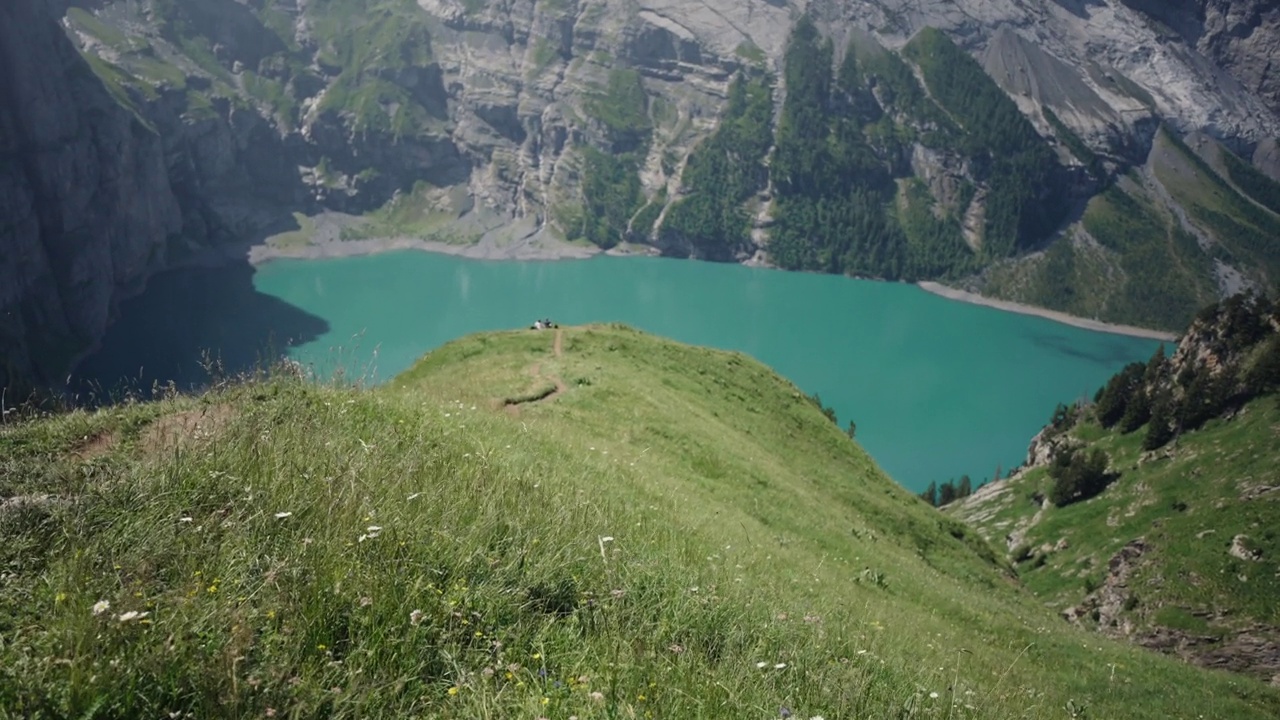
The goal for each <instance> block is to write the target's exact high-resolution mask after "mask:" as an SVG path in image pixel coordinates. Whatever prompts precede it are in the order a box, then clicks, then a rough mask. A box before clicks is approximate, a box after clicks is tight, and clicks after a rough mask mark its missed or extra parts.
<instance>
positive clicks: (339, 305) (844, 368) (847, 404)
mask: <svg viewBox="0 0 1280 720" xmlns="http://www.w3.org/2000/svg"><path fill="white" fill-rule="evenodd" d="M224 276H226V277H224ZM540 317H550V318H552V319H554V320H555V321H557V322H559V323H561V324H566V325H575V324H581V323H589V322H624V323H627V324H630V325H633V326H635V327H638V328H641V329H643V330H647V331H650V332H653V333H657V334H660V335H664V336H666V337H670V338H674V339H676V340H681V341H684V342H688V343H696V344H699V345H708V346H712V347H717V348H724V349H731V350H741V351H743V352H746V353H749V354H750V355H752V356H754V357H756V358H758V359H759V360H761V361H762V362H764V363H766V364H768V365H770V366H771V367H773V368H774V369H775V370H777V371H778V372H779V373H781V374H783V375H785V376H787V377H788V378H789V379H791V380H792V381H793V382H795V383H796V384H797V385H799V386H800V387H801V388H802V389H803V390H804V391H806V392H810V393H813V392H817V393H819V394H820V395H821V396H822V399H823V401H824V402H825V403H826V404H827V405H831V406H833V407H834V408H835V409H836V412H837V414H838V415H839V419H840V423H841V426H842V427H844V426H845V425H847V423H848V421H849V420H854V421H855V422H856V423H857V428H858V430H857V439H858V441H859V442H860V443H861V444H862V445H863V447H865V448H866V449H867V450H868V451H869V452H870V453H871V454H872V456H873V457H875V459H876V460H877V462H879V464H880V465H881V467H883V468H884V469H885V470H886V471H888V473H889V474H890V475H891V476H893V478H894V479H896V480H897V481H899V482H900V483H902V484H903V485H905V486H906V487H908V488H910V489H912V490H921V489H923V488H924V487H925V486H926V485H928V484H929V482H930V481H935V480H936V481H939V482H941V481H945V480H948V479H951V478H959V476H960V475H962V474H968V475H970V476H971V477H972V478H973V480H974V483H975V485H976V484H977V483H978V482H980V481H982V480H983V479H990V478H991V477H992V476H993V475H994V474H995V472H996V471H997V469H998V468H1003V469H1004V470H1005V471H1006V472H1007V470H1008V469H1009V468H1011V467H1013V466H1016V465H1017V464H1019V463H1020V462H1021V461H1022V459H1023V457H1024V456H1025V451H1026V446H1027V442H1028V440H1029V439H1030V438H1031V436H1032V435H1034V434H1035V433H1036V432H1037V431H1038V430H1039V428H1040V427H1041V426H1042V425H1043V424H1044V423H1045V422H1046V421H1047V420H1048V418H1049V416H1050V414H1051V413H1052V411H1053V408H1054V406H1055V405H1056V404H1057V403H1059V402H1071V401H1073V400H1075V399H1077V398H1081V397H1085V396H1090V397H1091V396H1092V395H1093V392H1094V391H1095V390H1096V389H1097V388H1098V386H1099V385H1101V384H1102V383H1103V382H1105V381H1106V379H1107V378H1108V377H1110V375H1111V374H1113V373H1114V372H1115V371H1117V370H1119V369H1120V368H1121V367H1123V366H1124V365H1125V364H1126V363H1128V362H1132V361H1134V360H1145V359H1147V358H1148V357H1150V355H1151V353H1152V352H1154V351H1155V349H1156V347H1157V346H1158V345H1159V342H1157V341H1153V340H1146V339H1140V338H1132V337H1126V336H1121V335H1114V334H1109V333H1099V332H1091V331H1087V330H1081V329H1078V328H1074V327H1070V326H1067V325H1062V324H1060V323H1055V322H1052V321H1049V320H1044V319H1041V318H1036V317H1031V316H1027V315H1018V314H1013V313H1007V312H1003V311H999V310H993V309H990V308H985V307H980V306H976V305H970V304H965V303H960V302H955V301H951V300H946V299H943V298H940V297H937V296H934V295H931V294H929V293H926V292H924V291H923V290H920V289H919V288H916V287H914V286H911V285H905V284H898V283H882V282H873V281H863V280H852V279H849V278H844V277H838V276H831V275H816V274H808V273H789V272H782V271H777V270H768V269H761V268H747V267H742V266H740V265H726V264H717V263H704V262H693V261H687V260H670V259H663V258H648V257H645V258H639V257H637V258H618V257H596V258H593V259H590V260H562V261H554V262H519V261H479V260H468V259H464V258H458V257H452V256H448V255H438V254H431V253H424V252H412V251H408V252H399V253H386V254H382V255H372V256H365V257H355V258H340V259H331V260H279V261H274V262H271V263H268V264H266V265H264V266H262V267H261V268H258V270H257V272H256V273H250V272H249V270H248V269H247V268H243V269H234V270H189V271H182V272H176V273H170V274H168V275H165V276H161V277H159V278H156V279H155V280H153V282H152V283H151V285H150V286H149V287H148V290H147V292H146V293H144V294H143V295H142V296H139V297H138V298H134V299H132V300H130V301H128V302H126V303H125V304H124V306H123V307H122V318H121V320H120V321H119V322H117V323H116V324H115V325H114V326H113V327H112V328H111V330H110V332H109V334H108V337H107V338H106V339H105V340H104V342H103V348H102V350H101V351H100V352H99V353H98V354H97V355H95V356H94V357H91V358H90V359H89V360H87V361H86V362H85V363H84V365H83V366H82V368H80V371H79V374H80V376H81V377H82V378H86V379H93V380H97V381H99V382H101V383H103V384H106V385H109V384H111V383H114V382H116V381H117V380H118V378H120V377H122V376H126V377H130V378H137V377H141V378H142V381H143V382H144V383H145V384H150V383H151V381H152V380H156V379H168V378H176V379H178V380H179V382H180V383H187V382H192V381H199V380H200V379H203V378H204V377H206V375H205V374H204V371H203V370H202V369H201V367H200V363H199V362H198V360H199V357H200V351H201V349H207V348H217V349H219V350H220V352H221V355H222V357H223V360H224V362H225V364H226V366H227V368H228V369H229V370H235V369H239V368H241V367H245V366H248V365H251V364H252V363H253V362H254V361H255V360H256V359H258V358H260V357H263V356H264V354H263V353H264V350H266V349H268V348H271V347H274V348H287V352H288V354H289V355H290V356H291V357H293V358H295V359H297V360H299V361H301V362H303V363H309V364H314V365H315V366H316V368H317V369H318V370H320V371H321V372H331V371H332V370H333V369H335V368H336V367H339V366H341V367H342V368H344V370H345V371H346V372H347V373H348V374H357V375H364V376H365V377H366V378H368V379H370V380H372V381H374V382H381V381H385V380H387V379H389V378H391V377H393V376H394V375H395V374H397V373H398V372H400V371H401V370H404V369H405V368H407V367H408V366H409V365H410V364H411V363H412V362H413V361H414V360H415V359H417V358H418V357H420V356H421V355H422V354H423V353H425V352H427V351H428V350H431V349H432V348H435V347H438V346H439V345H441V344H443V343H444V342H447V341H448V340H451V339H453V338H457V337H459V336H462V335H465V334H467V333H472V332H476V331H481V330H496V329H508V328H518V327H525V326H528V325H529V324H530V323H531V322H532V321H533V320H534V319H536V318H540Z"/></svg>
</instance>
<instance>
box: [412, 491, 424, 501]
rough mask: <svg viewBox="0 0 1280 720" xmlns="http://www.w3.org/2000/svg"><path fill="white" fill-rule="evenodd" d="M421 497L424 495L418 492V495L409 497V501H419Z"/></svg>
mask: <svg viewBox="0 0 1280 720" xmlns="http://www.w3.org/2000/svg"><path fill="white" fill-rule="evenodd" d="M420 497H422V493H420V492H416V493H414V494H412V495H410V496H409V499H410V500H417V499H418V498H420Z"/></svg>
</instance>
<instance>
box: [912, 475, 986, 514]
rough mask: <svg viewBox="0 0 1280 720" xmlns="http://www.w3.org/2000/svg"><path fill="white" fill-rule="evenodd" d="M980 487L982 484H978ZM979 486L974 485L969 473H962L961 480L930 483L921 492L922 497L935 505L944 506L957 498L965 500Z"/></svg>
mask: <svg viewBox="0 0 1280 720" xmlns="http://www.w3.org/2000/svg"><path fill="white" fill-rule="evenodd" d="M980 487H982V485H978V488H980ZM978 488H975V487H974V486H973V480H972V479H970V478H969V476H968V475H961V476H960V480H959V482H957V481H956V480H954V479H952V480H948V481H946V482H944V483H942V484H941V485H939V484H938V483H934V482H931V483H929V487H927V488H925V489H924V491H923V492H921V493H920V499H921V500H924V501H925V502H927V503H929V504H930V505H932V506H933V507H942V506H943V505H948V504H950V503H953V502H955V501H956V500H963V499H964V498H967V497H969V496H970V495H972V494H973V493H974V491H975V490H977V489H978Z"/></svg>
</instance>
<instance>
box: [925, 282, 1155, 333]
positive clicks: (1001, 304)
mask: <svg viewBox="0 0 1280 720" xmlns="http://www.w3.org/2000/svg"><path fill="white" fill-rule="evenodd" d="M916 287H918V288H920V289H921V290H924V291H925V292H927V293H929V294H931V295H937V296H939V297H943V298H946V299H948V300H956V301H958V302H963V303H969V304H970V305H981V306H983V307H989V308H994V309H996V310H1003V311H1005V312H1012V313H1018V314H1019V315H1031V316H1034V317H1039V318H1044V319H1045V320H1052V321H1054V322H1059V323H1062V324H1063V325H1070V326H1072V327H1077V328H1080V329H1082V330H1092V331H1094V332H1105V333H1111V334H1113V335H1128V336H1129V337H1140V338H1146V339H1148V340H1162V341H1164V342H1177V341H1178V337H1179V336H1178V335H1176V334H1174V333H1171V332H1165V331H1163V330H1153V329H1151V328H1141V327H1136V326H1133V325H1117V324H1115V323H1108V322H1102V321H1101V320H1090V319H1089V318H1082V317H1078V316H1076V315H1070V314H1068V313H1064V312H1061V311H1059V310H1049V309H1047V308H1041V307H1036V306H1034V305H1026V304H1023V303H1019V302H1013V301H1012V300H997V299H995V298H989V297H984V296H982V295H978V294H977V293H971V292H968V291H967V290H958V289H956V288H953V287H948V286H946V285H943V284H941V283H936V282H932V281H930V280H922V281H920V282H918V283H916Z"/></svg>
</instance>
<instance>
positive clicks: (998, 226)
mask: <svg viewBox="0 0 1280 720" xmlns="http://www.w3.org/2000/svg"><path fill="white" fill-rule="evenodd" d="M903 54H904V55H905V56H906V57H907V58H908V59H910V60H912V61H914V62H915V63H916V64H917V65H918V66H919V68H920V73H921V75H922V76H923V77H924V81H925V83H926V85H927V86H928V88H929V93H930V95H931V96H932V97H933V98H934V99H935V100H937V102H938V103H939V104H940V105H941V106H942V107H943V108H945V109H946V110H947V112H948V113H949V114H950V115H951V117H952V118H954V119H955V120H956V122H958V123H959V124H960V126H961V127H962V128H963V129H964V133H963V134H962V135H961V136H960V138H959V141H958V143H957V146H956V147H955V148H954V149H957V150H959V151H960V152H962V153H963V154H965V155H967V156H968V157H970V158H973V159H974V160H977V161H979V162H977V163H975V165H977V166H978V167H980V168H982V169H983V170H984V171H985V172H982V176H980V177H979V180H985V181H986V183H987V185H988V188H989V194H988V196H987V205H986V220H985V222H986V227H985V232H984V236H983V249H984V251H985V252H986V254H987V255H988V256H989V257H992V258H1000V257H1005V256H1008V255H1011V254H1012V253H1013V252H1015V251H1016V250H1019V249H1023V248H1025V247H1028V246H1030V245H1032V244H1034V243H1035V242H1036V241H1039V240H1041V239H1043V238H1045V237H1047V236H1048V235H1049V234H1050V233H1052V232H1053V231H1054V229H1055V228H1056V226H1057V224H1058V222H1059V221H1060V220H1061V219H1062V213H1063V210H1064V207H1065V203H1062V202H1054V201H1053V200H1054V199H1055V198H1056V199H1061V198H1060V197H1058V196H1060V194H1061V193H1062V191H1063V188H1062V187H1061V182H1062V181H1061V177H1060V173H1059V170H1060V167H1059V165H1058V162H1057V159H1056V158H1055V157H1054V154H1053V151H1052V150H1051V149H1050V148H1049V146H1048V144H1047V143H1046V142H1045V141H1044V139H1043V138H1041V137H1040V135H1039V133H1037V132H1036V130H1035V128H1034V127H1033V126H1032V125H1031V122H1030V121H1029V120H1027V118H1026V116H1024V115H1023V114H1022V112H1021V111H1019V110H1018V106H1017V105H1016V104H1015V103H1014V102H1013V100H1012V99H1010V98H1009V96H1008V95H1006V94H1005V93H1004V91H1003V90H1001V89H1000V87H999V86H998V85H996V84H995V82H994V81H993V80H992V79H991V78H990V76H988V75H987V74H986V72H985V71H984V70H983V69H982V66H981V65H979V64H978V61H976V60H974V59H973V58H972V57H970V56H969V54H968V53H966V52H964V51H963V50H961V49H960V48H959V47H957V46H956V45H955V43H953V42H951V40H950V39H949V38H948V37H947V36H946V35H945V34H943V33H942V31H940V30H937V29H936V28H925V29H924V30H921V31H920V32H919V33H918V34H917V35H916V36H915V37H914V38H912V39H911V42H909V43H907V46H906V47H905V48H904V49H903Z"/></svg>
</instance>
